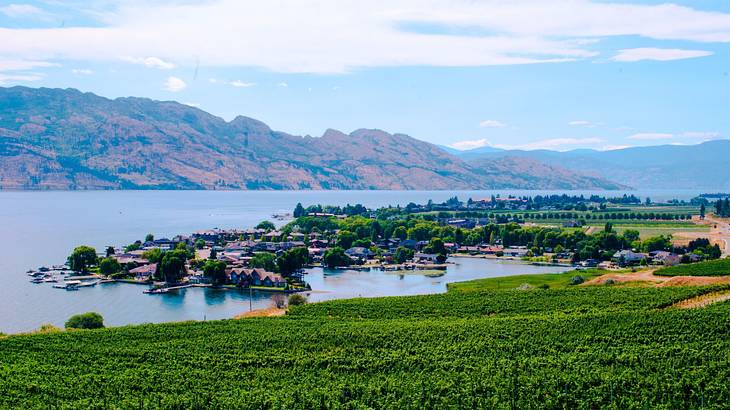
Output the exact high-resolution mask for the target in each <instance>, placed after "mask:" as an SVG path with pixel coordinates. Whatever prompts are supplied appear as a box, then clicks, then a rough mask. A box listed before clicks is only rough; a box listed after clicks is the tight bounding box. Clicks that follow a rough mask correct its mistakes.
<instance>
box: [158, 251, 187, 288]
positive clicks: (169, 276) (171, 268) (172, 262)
mask: <svg viewBox="0 0 730 410" xmlns="http://www.w3.org/2000/svg"><path fill="white" fill-rule="evenodd" d="M187 258H188V253H187V252H186V251H183V250H179V249H176V250H174V251H168V252H165V253H163V255H162V260H161V262H160V272H161V273H162V278H163V279H164V280H165V282H167V283H177V282H178V281H179V280H180V277H181V276H182V273H183V269H185V261H186V260H187Z"/></svg>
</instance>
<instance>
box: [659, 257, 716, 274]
mask: <svg viewBox="0 0 730 410" xmlns="http://www.w3.org/2000/svg"><path fill="white" fill-rule="evenodd" d="M654 274H655V275H659V276H725V275H730V259H716V260H711V261H705V262H698V263H689V264H684V265H676V266H670V267H666V268H661V269H658V270H657V271H656V272H654Z"/></svg>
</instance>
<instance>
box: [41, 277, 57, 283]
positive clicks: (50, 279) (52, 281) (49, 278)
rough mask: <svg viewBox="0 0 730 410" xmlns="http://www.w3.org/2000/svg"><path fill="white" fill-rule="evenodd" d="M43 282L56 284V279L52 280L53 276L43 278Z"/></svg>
mask: <svg viewBox="0 0 730 410" xmlns="http://www.w3.org/2000/svg"><path fill="white" fill-rule="evenodd" d="M43 282H45V283H54V282H58V279H56V278H54V277H53V276H49V277H46V278H43Z"/></svg>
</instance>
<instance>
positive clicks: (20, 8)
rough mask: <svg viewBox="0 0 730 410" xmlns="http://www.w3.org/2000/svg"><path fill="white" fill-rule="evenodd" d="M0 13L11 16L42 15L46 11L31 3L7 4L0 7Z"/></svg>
mask: <svg viewBox="0 0 730 410" xmlns="http://www.w3.org/2000/svg"><path fill="white" fill-rule="evenodd" d="M0 13H3V14H5V15H6V16H8V17H11V18H21V17H44V16H46V15H47V14H46V12H45V11H43V10H42V9H39V8H38V7H36V6H33V5H31V4H9V5H7V6H2V7H0Z"/></svg>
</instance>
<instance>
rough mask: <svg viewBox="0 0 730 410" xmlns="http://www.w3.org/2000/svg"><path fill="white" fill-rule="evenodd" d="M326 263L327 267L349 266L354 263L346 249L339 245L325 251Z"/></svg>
mask: <svg viewBox="0 0 730 410" xmlns="http://www.w3.org/2000/svg"><path fill="white" fill-rule="evenodd" d="M324 264H325V266H327V267H330V268H335V267H338V266H348V265H351V264H352V259H350V257H349V256H347V255H346V254H345V250H344V249H342V248H340V247H339V246H335V247H334V248H331V249H327V251H325V253H324Z"/></svg>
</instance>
